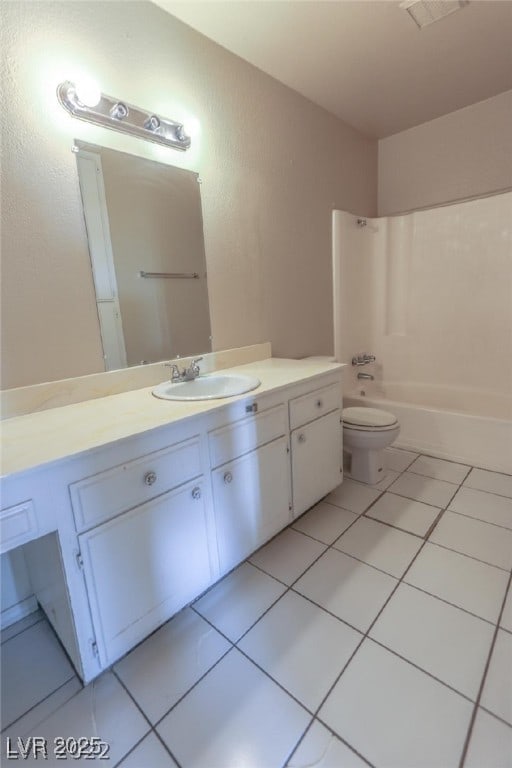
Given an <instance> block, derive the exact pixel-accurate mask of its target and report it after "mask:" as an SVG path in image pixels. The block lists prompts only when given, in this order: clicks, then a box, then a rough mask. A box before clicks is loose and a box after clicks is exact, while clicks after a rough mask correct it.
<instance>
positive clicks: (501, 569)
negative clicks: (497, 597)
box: [427, 509, 509, 573]
mask: <svg viewBox="0 0 512 768" xmlns="http://www.w3.org/2000/svg"><path fill="white" fill-rule="evenodd" d="M443 511H444V510H443ZM446 511H447V512H449V511H450V510H449V509H448V510H446ZM427 544H431V545H432V546H433V547H439V548H440V549H447V550H448V552H454V553H455V554H456V555H460V556H461V557H466V558H467V559H468V560H474V561H475V562H477V563H482V564H483V565H487V566H489V568H496V570H497V571H504V572H505V573H509V568H502V567H501V565H495V564H494V563H487V562H486V561H485V560H479V559H478V557H473V555H468V554H466V552H460V551H459V550H458V549H452V548H451V547H447V546H445V545H444V544H438V543H437V541H432V540H431V539H429V541H428V542H427Z"/></svg>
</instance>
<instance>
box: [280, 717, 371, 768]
mask: <svg viewBox="0 0 512 768" xmlns="http://www.w3.org/2000/svg"><path fill="white" fill-rule="evenodd" d="M314 723H320V724H321V725H322V726H323V727H324V728H325V729H326V730H327V731H329V733H330V734H331V736H334V738H335V739H337V740H338V741H341V743H342V744H344V745H345V746H346V747H348V748H349V749H350V751H351V752H354V754H356V755H357V756H358V757H359V758H360V759H361V760H362V761H363V762H364V763H366V765H368V766H370V768H375V766H374V764H373V763H370V761H369V760H368V759H367V758H366V757H364V756H363V755H362V754H361V753H360V752H358V751H357V749H355V748H354V747H353V746H352V745H351V744H349V743H348V741H345V739H343V738H342V737H341V736H339V735H338V734H337V733H335V732H334V731H333V730H332V728H330V727H329V726H328V725H325V723H323V722H322V721H321V720H319V719H318V718H317V717H313V719H312V720H311V722H310V724H309V725H308V727H307V728H306V730H305V731H304V733H303V734H302V736H301V737H300V739H299V740H298V742H297V744H296V745H295V747H294V748H293V750H292V751H291V752H290V754H289V755H288V758H287V760H286V762H285V763H283V768H287V766H288V763H289V762H290V760H291V759H292V757H293V755H294V754H295V752H296V751H297V749H298V748H299V746H300V745H301V744H302V742H303V740H304V738H305V737H306V734H307V733H308V731H309V730H310V729H311V728H312V726H313V725H314ZM315 765H316V763H315ZM309 768H313V766H310V767H309Z"/></svg>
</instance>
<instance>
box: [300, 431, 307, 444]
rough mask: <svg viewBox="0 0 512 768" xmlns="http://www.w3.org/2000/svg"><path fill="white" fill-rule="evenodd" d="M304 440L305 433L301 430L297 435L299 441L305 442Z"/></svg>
mask: <svg viewBox="0 0 512 768" xmlns="http://www.w3.org/2000/svg"><path fill="white" fill-rule="evenodd" d="M305 442H306V435H305V434H304V432H301V433H300V435H299V443H305Z"/></svg>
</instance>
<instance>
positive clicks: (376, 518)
mask: <svg viewBox="0 0 512 768" xmlns="http://www.w3.org/2000/svg"><path fill="white" fill-rule="evenodd" d="M361 517H365V518H366V519H367V520H373V522H375V523H380V524H381V525H386V526H387V527H388V528H392V529H393V530H394V531H401V532H402V533H407V534H409V536H414V537H415V538H416V539H425V538H426V534H424V535H423V536H422V535H421V534H420V533H415V532H414V531H410V530H408V529H407V528H400V526H399V525H393V523H389V522H388V521H387V520H381V519H380V517H372V516H371V515H367V514H366V512H364V513H363V514H362V515H361ZM428 530H429V529H427V531H428ZM340 538H341V537H340Z"/></svg>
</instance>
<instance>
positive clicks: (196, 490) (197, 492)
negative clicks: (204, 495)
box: [192, 485, 201, 499]
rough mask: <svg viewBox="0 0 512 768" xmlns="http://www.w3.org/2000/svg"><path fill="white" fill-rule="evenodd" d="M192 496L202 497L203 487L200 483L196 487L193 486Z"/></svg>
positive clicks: (195, 497) (194, 497)
mask: <svg viewBox="0 0 512 768" xmlns="http://www.w3.org/2000/svg"><path fill="white" fill-rule="evenodd" d="M192 498H193V499H200V498H201V489H200V487H199V486H198V485H196V487H195V488H192Z"/></svg>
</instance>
